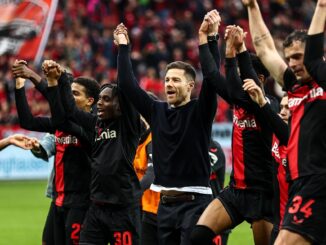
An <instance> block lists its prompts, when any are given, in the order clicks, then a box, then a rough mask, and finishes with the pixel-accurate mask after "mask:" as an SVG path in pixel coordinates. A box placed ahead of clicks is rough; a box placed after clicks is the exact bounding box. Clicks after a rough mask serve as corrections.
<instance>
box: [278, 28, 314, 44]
mask: <svg viewBox="0 0 326 245" xmlns="http://www.w3.org/2000/svg"><path fill="white" fill-rule="evenodd" d="M307 36H308V34H307V30H295V31H293V32H292V33H290V34H289V35H288V36H287V37H286V38H285V40H284V42H283V48H288V47H290V46H291V45H292V43H293V42H295V41H300V42H302V43H305V42H306V40H307Z"/></svg>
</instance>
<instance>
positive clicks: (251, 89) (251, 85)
mask: <svg viewBox="0 0 326 245" xmlns="http://www.w3.org/2000/svg"><path fill="white" fill-rule="evenodd" d="M243 82H244V84H243V86H242V87H243V89H244V91H247V92H248V94H249V96H250V98H251V99H252V100H253V101H254V102H255V103H257V104H258V105H259V106H260V107H263V106H264V105H265V104H266V103H267V101H266V99H265V96H264V94H263V91H262V89H261V88H260V87H259V86H258V85H257V84H256V83H255V81H254V80H253V79H245V80H244V81H243Z"/></svg>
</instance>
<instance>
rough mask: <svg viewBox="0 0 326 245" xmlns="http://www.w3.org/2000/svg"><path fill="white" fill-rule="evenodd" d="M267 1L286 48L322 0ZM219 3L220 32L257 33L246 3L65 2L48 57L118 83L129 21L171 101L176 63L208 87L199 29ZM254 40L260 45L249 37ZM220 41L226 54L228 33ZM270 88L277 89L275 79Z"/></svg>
mask: <svg viewBox="0 0 326 245" xmlns="http://www.w3.org/2000/svg"><path fill="white" fill-rule="evenodd" d="M259 2H260V6H261V10H262V13H263V15H264V16H263V17H264V19H265V21H266V23H267V25H268V27H269V29H270V30H271V32H272V34H273V37H274V40H275V42H276V45H277V46H278V48H279V50H281V45H282V40H284V37H285V36H287V35H288V34H289V33H290V32H291V31H292V30H293V29H305V28H307V26H308V25H309V23H310V20H311V17H312V14H313V11H314V9H315V4H316V3H315V1H314V0H305V1H297V0H260V1H259ZM213 8H216V9H217V10H218V11H219V12H220V13H221V16H222V26H221V30H220V33H224V28H225V27H226V25H229V24H236V25H240V26H241V27H243V28H244V29H245V30H249V28H248V21H247V17H246V11H245V9H244V7H243V5H242V3H241V1H240V0H227V1H226V0H69V1H66V0H59V4H58V9H57V12H56V15H55V19H54V23H53V26H52V30H51V33H50V36H49V39H48V43H47V47H46V50H45V52H44V55H43V59H53V60H55V61H57V62H58V63H60V64H61V65H64V66H66V67H69V68H70V69H71V70H72V72H73V74H74V76H81V75H83V76H91V77H94V78H96V79H97V80H98V82H99V83H101V84H104V83H108V82H114V81H115V79H116V65H117V64H116V58H117V49H116V47H115V46H114V43H113V38H112V35H113V30H114V28H115V27H116V25H117V24H119V23H120V22H123V23H124V24H125V25H126V26H127V27H128V29H129V32H130V36H131V43H132V45H133V48H132V50H133V51H132V60H133V67H134V72H135V74H136V76H137V78H138V79H139V81H140V85H141V86H142V87H143V88H144V89H146V90H150V91H152V92H154V93H155V94H156V95H158V96H159V97H160V98H161V99H162V100H164V82H163V81H164V80H163V77H164V73H165V71H164V69H165V65H166V64H167V63H169V62H171V61H174V60H183V61H186V62H189V63H191V64H192V65H194V67H195V68H196V69H197V70H198V76H197V82H198V83H197V88H200V83H201V79H202V76H201V73H200V69H199V68H200V67H199V60H198V48H197V46H198V42H197V30H198V27H199V25H200V22H201V20H202V18H203V16H204V14H205V13H206V12H207V11H208V10H211V9H213ZM246 41H247V47H249V49H251V50H252V44H251V40H250V36H249V35H248V38H247V40H246ZM219 45H220V50H221V55H222V57H223V45H224V43H223V38H220V41H219ZM13 61H14V58H13V57H12V56H10V55H4V56H1V57H0V125H8V124H9V125H12V124H17V114H16V109H15V102H14V82H13V78H12V75H11V71H10V69H11V65H12V63H13ZM29 66H30V67H31V68H32V69H35V70H37V71H39V74H41V70H40V66H39V65H38V66H36V65H33V63H32V61H30V62H29ZM27 84H28V85H27V91H28V92H27V97H28V101H29V104H30V107H31V110H32V112H33V114H34V115H48V114H49V107H48V104H47V102H46V101H45V100H44V98H43V97H42V96H41V95H40V94H39V93H38V92H37V91H35V89H33V86H32V85H31V84H30V83H27ZM269 86H270V89H269V90H270V91H271V92H273V86H272V81H271V83H270V85H269ZM267 89H268V88H267ZM197 91H198V89H197ZM195 93H196V91H195ZM194 96H196V95H195V94H194ZM218 110H219V113H217V114H216V121H217V122H227V121H230V120H231V118H232V113H231V110H230V108H229V106H228V105H227V104H226V103H225V102H224V101H222V100H219V108H218Z"/></svg>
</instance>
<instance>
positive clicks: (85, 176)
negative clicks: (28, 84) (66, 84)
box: [15, 86, 91, 207]
mask: <svg viewBox="0 0 326 245" xmlns="http://www.w3.org/2000/svg"><path fill="white" fill-rule="evenodd" d="M46 87H47V86H45V90H43V91H42V94H43V93H44V94H45V95H46V97H47V99H48V100H49V103H50V108H51V111H53V108H54V107H57V106H60V105H58V104H56V103H51V101H52V100H51V98H53V97H54V96H55V95H56V92H57V91H55V90H54V89H53V88H46ZM15 96H16V105H17V111H18V115H19V121H20V125H21V127H22V128H25V129H28V130H32V131H39V132H49V133H53V134H54V135H55V147H56V154H55V161H54V171H55V176H54V180H53V182H54V183H53V186H54V201H55V204H56V205H57V206H65V207H85V206H87V205H88V204H89V193H90V190H89V184H90V176H91V169H90V158H89V154H90V151H89V150H90V148H89V136H88V135H87V134H84V133H83V132H82V131H80V130H79V128H80V127H78V125H75V124H74V123H71V124H69V125H68V124H67V126H66V129H67V131H66V130H65V131H62V130H58V128H57V127H56V126H57V125H56V124H55V123H53V121H52V119H51V118H46V117H34V116H33V115H32V114H31V112H30V109H29V106H28V103H27V100H26V95H25V88H24V87H23V88H21V89H16V90H15ZM68 131H69V132H68Z"/></svg>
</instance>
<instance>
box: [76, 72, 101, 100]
mask: <svg viewBox="0 0 326 245" xmlns="http://www.w3.org/2000/svg"><path fill="white" fill-rule="evenodd" d="M73 83H78V84H80V85H82V86H84V87H85V94H86V96H87V97H91V98H94V102H93V104H95V103H96V102H97V101H98V97H99V94H100V85H99V84H98V82H97V81H96V80H95V79H93V78H90V77H84V76H81V77H76V78H75V79H74V80H73Z"/></svg>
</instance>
